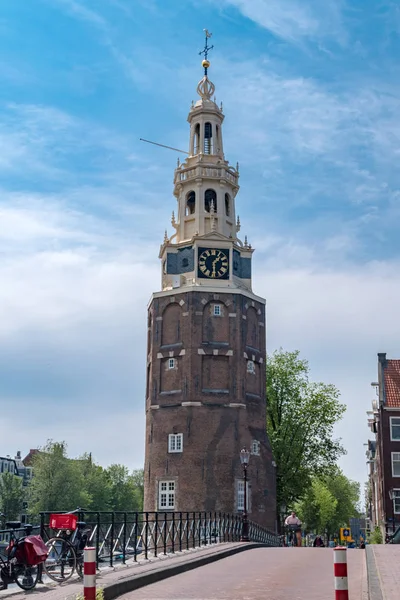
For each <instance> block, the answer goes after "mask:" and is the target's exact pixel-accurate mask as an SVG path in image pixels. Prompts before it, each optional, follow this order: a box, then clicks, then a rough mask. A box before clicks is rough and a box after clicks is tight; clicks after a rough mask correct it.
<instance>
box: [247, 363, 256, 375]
mask: <svg viewBox="0 0 400 600" xmlns="http://www.w3.org/2000/svg"><path fill="white" fill-rule="evenodd" d="M247 372H248V373H251V374H252V375H255V373H256V365H255V364H254V361H252V360H248V361H247Z"/></svg>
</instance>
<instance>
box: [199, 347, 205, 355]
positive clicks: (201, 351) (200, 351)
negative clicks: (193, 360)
mask: <svg viewBox="0 0 400 600" xmlns="http://www.w3.org/2000/svg"><path fill="white" fill-rule="evenodd" d="M197 354H205V352H204V350H203V348H198V350H197Z"/></svg>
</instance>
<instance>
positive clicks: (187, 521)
mask: <svg viewBox="0 0 400 600" xmlns="http://www.w3.org/2000/svg"><path fill="white" fill-rule="evenodd" d="M189 523H190V517H189V513H188V512H187V513H186V550H189Z"/></svg>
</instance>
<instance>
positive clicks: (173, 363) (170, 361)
mask: <svg viewBox="0 0 400 600" xmlns="http://www.w3.org/2000/svg"><path fill="white" fill-rule="evenodd" d="M175 367H176V361H175V358H169V359H168V369H175Z"/></svg>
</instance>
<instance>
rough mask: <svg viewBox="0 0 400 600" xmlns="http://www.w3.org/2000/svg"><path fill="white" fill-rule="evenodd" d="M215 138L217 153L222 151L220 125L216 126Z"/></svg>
mask: <svg viewBox="0 0 400 600" xmlns="http://www.w3.org/2000/svg"><path fill="white" fill-rule="evenodd" d="M215 140H216V146H217V154H220V153H221V140H220V131H219V127H218V125H216V127H215Z"/></svg>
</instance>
